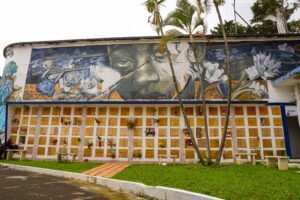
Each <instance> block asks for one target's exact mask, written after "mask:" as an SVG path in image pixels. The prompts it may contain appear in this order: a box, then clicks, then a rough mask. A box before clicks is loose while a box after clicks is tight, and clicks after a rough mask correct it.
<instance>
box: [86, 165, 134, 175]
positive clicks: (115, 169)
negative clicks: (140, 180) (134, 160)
mask: <svg viewBox="0 0 300 200" xmlns="http://www.w3.org/2000/svg"><path fill="white" fill-rule="evenodd" d="M129 165H130V163H120V162H113V163H106V164H104V165H101V166H99V167H95V168H93V169H90V170H87V171H85V172H83V174H86V175H90V176H100V177H105V178H111V177H113V176H114V175H116V174H118V173H120V172H121V171H123V170H124V169H125V168H126V167H128V166H129Z"/></svg>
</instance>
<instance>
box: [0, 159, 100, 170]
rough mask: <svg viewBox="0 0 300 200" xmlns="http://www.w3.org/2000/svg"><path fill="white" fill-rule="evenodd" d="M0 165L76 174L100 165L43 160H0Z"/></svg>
mask: <svg viewBox="0 0 300 200" xmlns="http://www.w3.org/2000/svg"><path fill="white" fill-rule="evenodd" d="M0 163H6V164H15V165H25V166H31V167H39V168H46V169H55V170H61V171H67V172H77V173H81V172H84V171H86V170H89V169H92V168H94V167H97V166H99V165H101V163H96V162H74V163H70V162H66V163H57V161H48V160H47V161H45V160H24V161H19V160H0Z"/></svg>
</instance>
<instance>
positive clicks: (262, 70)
mask: <svg viewBox="0 0 300 200" xmlns="http://www.w3.org/2000/svg"><path fill="white" fill-rule="evenodd" d="M253 63H254V65H252V66H251V67H249V68H247V69H245V71H246V73H247V74H248V77H249V79H250V80H255V79H257V78H259V77H261V78H263V79H266V78H269V77H273V76H275V75H277V74H278V73H279V68H280V67H281V62H277V61H275V60H274V59H272V56H271V53H269V54H268V55H267V53H266V52H264V53H258V54H256V55H255V56H253Z"/></svg>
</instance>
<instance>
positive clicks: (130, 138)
mask: <svg viewBox="0 0 300 200" xmlns="http://www.w3.org/2000/svg"><path fill="white" fill-rule="evenodd" d="M128 161H130V162H132V161H133V129H128Z"/></svg>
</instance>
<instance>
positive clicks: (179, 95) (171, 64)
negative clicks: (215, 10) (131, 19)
mask: <svg viewBox="0 0 300 200" xmlns="http://www.w3.org/2000/svg"><path fill="white" fill-rule="evenodd" d="M159 29H160V32H161V36H162V38H163V39H164V40H165V34H164V31H163V27H162V24H161V19H160V21H159ZM166 53H167V57H168V61H169V64H170V68H171V72H172V78H173V83H174V86H175V90H176V93H177V97H178V102H179V106H180V110H181V113H182V115H183V118H184V123H185V125H186V128H187V130H188V132H189V135H190V138H191V140H192V143H193V147H194V149H195V151H196V154H197V157H198V159H199V160H200V163H201V164H202V165H205V161H204V160H203V158H202V155H201V153H200V149H199V146H198V145H197V143H196V139H195V136H194V134H193V131H192V129H191V126H190V122H189V120H188V118H187V115H186V113H185V108H184V105H183V102H182V98H181V94H180V90H179V87H178V83H177V80H176V76H175V71H174V66H173V63H172V59H171V54H170V51H169V49H168V46H167V45H166Z"/></svg>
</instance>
